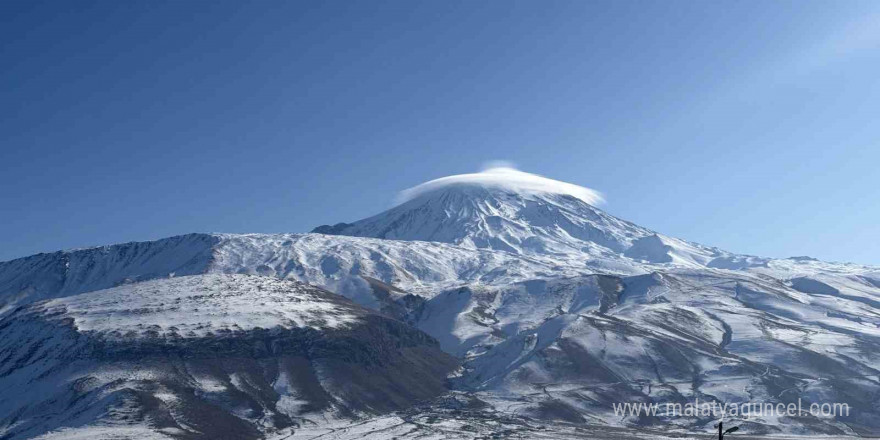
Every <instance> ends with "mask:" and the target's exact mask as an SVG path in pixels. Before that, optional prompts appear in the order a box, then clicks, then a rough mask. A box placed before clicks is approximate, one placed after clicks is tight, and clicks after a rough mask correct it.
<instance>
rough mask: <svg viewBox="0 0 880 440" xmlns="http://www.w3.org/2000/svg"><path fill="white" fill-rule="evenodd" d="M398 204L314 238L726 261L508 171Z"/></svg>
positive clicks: (412, 192) (555, 184)
mask: <svg viewBox="0 0 880 440" xmlns="http://www.w3.org/2000/svg"><path fill="white" fill-rule="evenodd" d="M402 200H403V203H401V204H400V205H398V206H396V207H394V208H391V209H390V210H388V211H385V212H383V213H381V214H378V215H376V216H373V217H370V218H367V219H364V220H360V221H357V222H354V223H351V224H348V223H339V224H336V225H333V226H327V225H325V226H319V227H317V228H315V229H314V230H313V231H312V232H316V233H322V234H336V235H350V236H357V237H373V238H382V239H391V240H419V241H432V242H442V243H452V244H455V245H456V246H460V247H465V248H469V249H496V250H502V251H508V252H513V253H517V254H538V255H553V256H563V255H571V254H574V255H578V256H579V257H580V258H583V257H584V256H590V257H592V258H597V259H617V258H619V257H620V256H621V255H623V256H626V257H628V258H630V259H633V260H637V261H643V262H648V263H676V264H680V265H691V266H694V265H696V266H706V265H710V266H711V265H719V264H729V260H730V258H731V257H732V255H731V254H730V253H728V252H723V251H721V250H719V249H714V248H708V247H705V246H701V245H698V244H695V243H689V242H685V241H683V240H678V239H674V238H671V237H666V236H663V235H661V234H658V233H656V232H654V231H651V230H649V229H646V228H643V227H641V226H638V225H635V224H633V223H630V222H628V221H625V220H621V219H619V218H617V217H614V216H612V215H609V214H608V213H606V212H604V211H602V210H601V209H599V208H597V207H596V206H595V205H596V204H598V203H599V202H601V201H602V198H601V196H600V195H599V194H598V193H596V192H595V191H592V190H589V189H587V188H582V187H578V186H575V185H571V184H568V183H564V182H559V181H555V180H552V179H548V178H545V177H541V176H537V175H534V174H529V173H525V172H522V171H518V170H515V169H510V168H493V169H488V170H486V171H483V172H481V173H476V174H464V175H460V176H450V177H445V178H442V179H437V180H433V181H430V182H427V183H424V184H422V185H419V186H416V187H414V188H411V189H409V190H407V191H405V192H404V193H403V198H402ZM746 261H747V260H745V259H741V262H746ZM754 263H756V262H754V261H752V262H748V263H747V264H754Z"/></svg>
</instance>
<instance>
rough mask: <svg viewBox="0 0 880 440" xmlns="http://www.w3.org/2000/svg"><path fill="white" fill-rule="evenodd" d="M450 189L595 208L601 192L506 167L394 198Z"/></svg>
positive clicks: (440, 181)
mask: <svg viewBox="0 0 880 440" xmlns="http://www.w3.org/2000/svg"><path fill="white" fill-rule="evenodd" d="M453 187H476V188H486V189H502V190H506V191H508V192H511V193H516V194H523V195H526V194H535V193H550V194H560V195H568V196H572V197H575V198H577V199H579V200H581V201H583V202H585V203H588V204H590V205H598V204H601V203H602V202H603V201H604V199H603V197H602V194H601V193H599V192H598V191H596V190H593V189H590V188H585V187H582V186H578V185H574V184H571V183H567V182H561V181H558V180H553V179H549V178H546V177H544V176H540V175H537V174H532V173H527V172H524V171H520V170H517V169H516V168H512V167H510V166H498V167H492V168H487V169H485V170H483V171H481V172H479V173H470V174H458V175H454V176H447V177H441V178H439V179H434V180H431V181H428V182H425V183H422V184H420V185H417V186H414V187H412V188H409V189H407V190H404V191H402V192H401V193H400V195H399V196H398V202H399V203H405V202H408V201H410V200H413V199H415V198H418V197H420V196H422V195H425V194H429V193H433V192H436V191H439V190H443V189H448V188H453Z"/></svg>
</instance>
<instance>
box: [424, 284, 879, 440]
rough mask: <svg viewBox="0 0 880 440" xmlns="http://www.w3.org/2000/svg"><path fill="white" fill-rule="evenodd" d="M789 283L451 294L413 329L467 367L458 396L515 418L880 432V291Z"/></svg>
mask: <svg viewBox="0 0 880 440" xmlns="http://www.w3.org/2000/svg"><path fill="white" fill-rule="evenodd" d="M835 280H837V281H839V280H841V279H840V278H838V279H835ZM803 283H804V282H803V281H801V284H803ZM790 284H791V283H785V282H781V281H778V280H775V279H772V278H769V277H766V276H764V275H760V274H752V273H734V272H731V271H715V270H704V269H699V270H693V269H687V270H678V271H671V272H665V273H659V272H658V273H654V274H649V275H640V276H632V277H613V276H605V275H602V276H587V277H577V278H567V279H548V280H530V281H526V282H523V283H515V284H512V285H509V286H504V287H502V288H492V287H487V286H474V287H469V288H459V289H455V290H451V291H448V292H444V293H443V294H440V295H437V296H435V297H434V298H433V299H431V300H429V301H428V302H427V303H426V304H425V305H424V307H423V308H422V309H421V310H419V313H418V315H417V321H416V324H417V325H418V326H419V327H420V328H421V329H423V330H425V331H426V332H428V333H429V334H434V335H436V336H437V338H438V339H439V340H440V342H441V345H442V346H443V348H444V350H446V351H447V352H450V353H453V354H456V355H458V356H460V357H461V358H463V359H464V360H465V361H466V362H465V371H464V372H463V373H462V374H460V375H459V376H458V377H457V378H456V386H457V387H458V388H459V389H462V390H472V391H475V392H476V393H477V394H476V395H477V396H478V397H479V398H480V399H482V400H484V401H486V402H488V403H490V404H491V405H492V406H493V407H494V408H496V409H498V410H501V411H503V412H507V413H510V412H513V413H516V414H528V415H530V416H532V417H539V418H549V419H551V420H561V421H567V422H577V423H589V422H592V423H602V424H611V425H619V426H630V425H641V424H646V423H647V424H651V425H654V426H662V425H668V426H670V427H677V428H680V429H686V430H693V431H698V432H699V431H702V430H703V429H704V428H707V426H703V425H704V424H706V423H709V422H711V420H704V419H701V418H699V417H691V418H688V417H670V418H666V419H657V420H653V421H651V420H645V419H640V418H632V417H620V416H617V415H615V414H614V412H613V410H612V404H613V403H619V402H653V403H660V404H661V405H665V404H666V403H675V402H678V403H683V402H693V401H694V400H696V399H699V400H700V401H703V402H711V401H718V402H757V401H760V402H771V403H774V404H777V403H784V404H786V405H787V404H789V403H792V402H796V401H797V399H803V401H804V402H807V404H809V403H811V402H819V403H825V402H845V403H847V404H848V405H850V406H851V408H852V412H851V413H850V415H849V416H848V417H840V418H837V419H823V418H821V417H809V416H807V417H802V418H798V419H796V420H788V421H785V422H784V423H780V420H777V419H774V418H768V417H764V418H753V419H751V420H749V423H748V425H745V426H744V430H745V431H747V432H751V433H754V434H762V433H774V432H788V433H798V432H800V433H806V432H812V433H827V434H836V435H844V434H852V433H854V432H858V433H861V434H869V433H877V432H880V424H878V423H877V422H876V420H878V415H880V413H878V409H877V408H878V407H877V406H876V403H877V402H880V308H877V307H874V306H873V305H872V304H871V303H870V302H869V301H876V300H877V299H880V289H877V288H873V289H872V288H871V287H869V286H868V285H866V284H860V285H858V286H849V287H844V286H843V284H838V285H837V286H838V287H836V288H835V289H836V290H826V291H823V292H821V293H804V292H803V291H801V290H806V289H803V286H800V287H801V290H798V289H795V288H794V287H792V286H791V285H790ZM868 284H870V283H868ZM849 289H854V290H855V289H857V290H858V291H860V292H861V293H862V294H863V295H862V296H857V295H855V294H854V292H853V291H851V290H849ZM835 292H838V293H835ZM842 292H849V294H847V293H842Z"/></svg>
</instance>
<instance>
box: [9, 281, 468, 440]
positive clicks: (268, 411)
mask: <svg viewBox="0 0 880 440" xmlns="http://www.w3.org/2000/svg"><path fill="white" fill-rule="evenodd" d="M455 367H456V362H455V360H454V359H453V358H451V357H450V356H448V355H446V354H444V353H443V352H442V351H440V349H439V348H438V346H437V343H436V342H435V341H434V340H433V339H431V338H430V337H429V336H427V335H425V334H424V333H421V332H419V331H417V330H415V329H412V328H409V327H407V326H405V325H404V324H402V323H400V322H398V321H394V320H391V319H388V318H386V317H383V316H380V315H378V314H376V313H374V312H371V311H369V310H366V309H364V308H361V307H359V306H357V305H355V304H353V303H351V302H350V301H348V300H346V299H345V298H342V297H340V296H338V295H334V294H332V293H329V292H326V291H323V290H321V289H317V288H315V287H312V286H309V285H305V284H302V283H299V282H294V281H282V280H277V279H273V278H267V277H254V276H249V275H224V274H209V275H194V276H188V277H176V278H171V279H163V280H154V281H145V282H142V283H138V284H135V285H126V286H121V287H116V288H112V289H106V290H101V291H96V292H90V293H84V294H81V295H75V296H70V297H66V298H61V299H54V300H49V301H43V302H37V303H34V304H31V305H29V306H26V307H21V308H18V309H17V310H16V311H15V312H13V313H11V314H9V315H7V316H6V317H4V318H3V319H2V320H0V437H2V438H4V439H25V438H32V437H34V436H38V435H47V437H48V438H67V437H69V436H73V435H86V434H93V435H96V436H102V435H105V434H106V435H107V436H108V437H111V438H147V437H154V438H163V437H164V436H168V437H171V438H190V439H198V438H204V439H217V438H235V439H251V438H253V439H256V438H263V436H264V435H266V434H268V433H278V432H285V431H289V430H290V429H291V428H293V427H296V426H297V425H299V424H302V423H312V422H309V420H311V419H315V420H325V419H326V418H331V419H336V418H349V419H351V418H353V417H358V416H364V415H370V414H381V413H384V412H387V411H390V410H396V409H401V408H406V407H408V406H410V405H411V404H412V403H414V402H416V401H420V400H424V399H428V398H431V397H434V396H436V395H438V394H440V393H442V392H445V391H446V387H445V378H446V375H447V374H448V373H449V372H450V371H451V370H453V369H454V368H455Z"/></svg>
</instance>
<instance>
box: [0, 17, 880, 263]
mask: <svg viewBox="0 0 880 440" xmlns="http://www.w3.org/2000/svg"><path fill="white" fill-rule="evenodd" d="M246 3H247V4H246ZM489 160H509V161H512V162H514V163H516V164H517V165H518V166H519V168H520V169H522V170H524V171H528V172H532V173H538V174H542V175H546V176H548V177H553V178H556V179H559V180H564V181H568V182H572V183H577V184H580V185H584V186H589V187H592V188H595V189H598V190H600V191H602V192H603V193H604V194H605V196H606V198H607V200H608V202H607V204H606V205H604V208H605V209H606V210H607V211H609V212H610V213H612V214H615V215H617V216H620V217H623V218H626V219H628V220H631V221H634V222H636V223H639V224H641V225H643V226H647V227H650V228H653V229H655V230H658V231H660V232H663V233H666V234H669V235H673V236H678V237H682V238H686V239H689V240H694V241H698V242H701V243H705V244H708V245H715V246H719V247H722V248H726V249H728V250H731V251H736V252H744V253H751V254H758V255H766V256H776V257H785V256H791V255H811V256H815V257H819V258H823V259H829V260H838V261H855V262H861V263H871V264H880V245H878V243H880V168H878V166H880V4H878V3H876V2H872V1H866V2H857V1H846V2H831V1H824V0H823V1H818V2H808V1H800V0H798V1H763V0H762V1H738V2H706V1H663V2H661V1H617V0H615V1H607V2H588V1H582V0H576V1H551V2H537V1H535V2H507V1H505V2H501V1H464V2H448V1H439V0H438V1H431V2H419V1H409V0H406V1H399V2H398V1H394V2H379V1H336V0H333V1H284V2H281V1H279V2H271V1H262V2H238V1H228V2H208V1H174V2H160V1H154V0H151V1H138V2H136V1H116V0H113V1H105V2H86V1H67V0H65V1H59V2H34V1H21V2H17V1H9V0H2V1H0V189H2V192H0V206H2V210H0V260H5V259H11V258H15V257H19V256H25V255H28V254H32V253H36V252H41V251H52V250H57V249H62V248H70V247H81V246H89V245H100V244H108V243H114V242H123V241H132V240H147V239H154V238H160V237H163V236H169V235H174V234H180V233H187V232H196V231H204V232H208V231H215V232H302V231H308V230H310V229H311V228H312V227H314V226H316V225H320V224H323V223H335V222H339V221H352V220H356V219H359V218H362V217H365V216H368V215H372V214H375V213H377V212H379V211H380V210H383V209H385V208H387V207H389V206H390V204H391V202H392V200H393V199H394V196H395V194H396V192H397V191H399V190H401V189H404V188H407V187H410V186H413V185H415V184H418V183H420V182H422V181H425V180H429V179H433V178H437V177H441V176H444V175H449V174H459V173H465V172H473V171H476V170H478V169H479V168H480V166H481V164H482V163H484V162H486V161H489Z"/></svg>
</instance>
